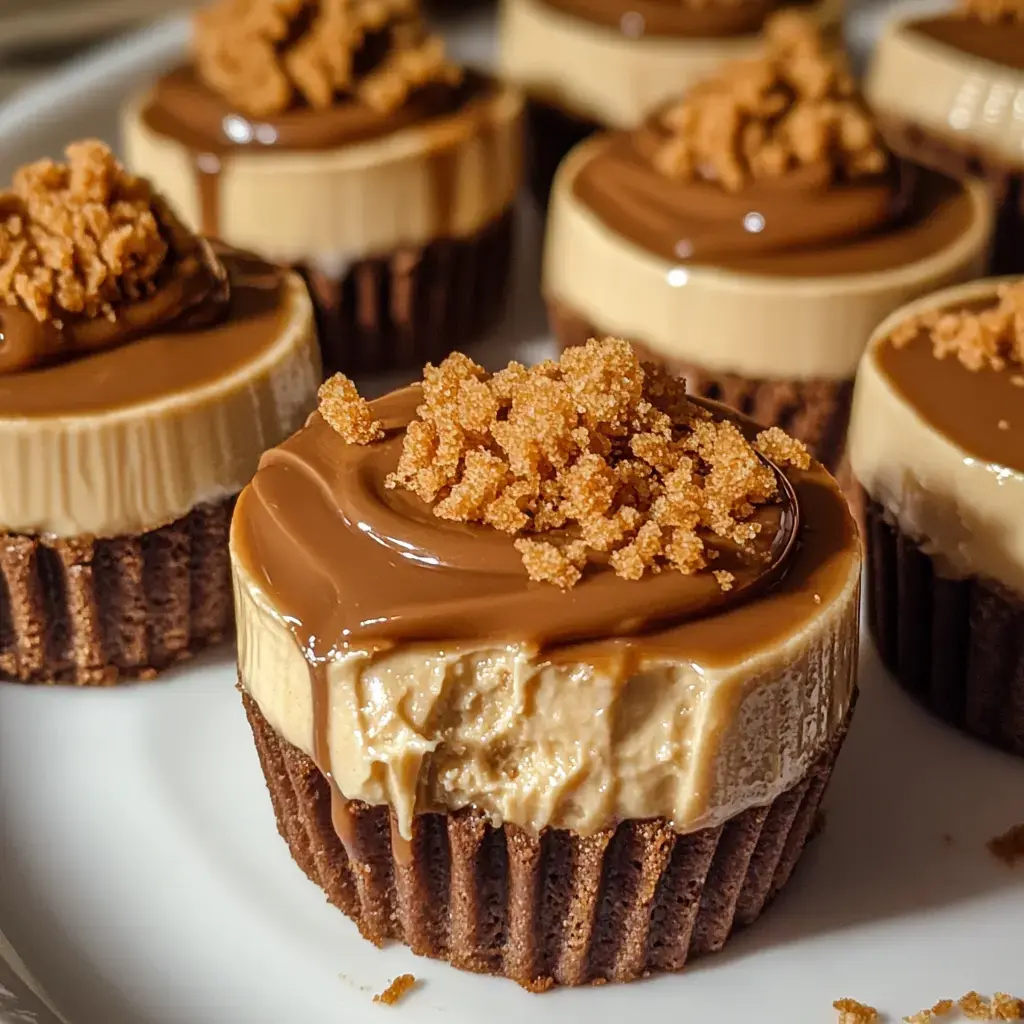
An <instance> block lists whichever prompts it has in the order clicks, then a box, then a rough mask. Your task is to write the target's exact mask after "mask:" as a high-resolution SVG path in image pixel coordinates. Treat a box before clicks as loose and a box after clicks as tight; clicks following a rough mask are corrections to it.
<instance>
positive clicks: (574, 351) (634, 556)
mask: <svg viewBox="0 0 1024 1024" xmlns="http://www.w3.org/2000/svg"><path fill="white" fill-rule="evenodd" d="M321 411H322V414H323V415H324V417H325V418H326V419H327V420H328V422H330V423H331V425H332V426H334V427H335V429H336V430H337V431H338V432H339V433H340V434H341V435H342V437H344V438H346V440H354V441H357V442H360V443H366V442H368V441H372V440H373V439H374V438H375V437H377V436H379V424H376V423H375V422H374V420H373V416H372V413H371V411H370V409H369V407H368V406H367V405H366V403H365V402H363V400H362V399H360V398H359V397H358V395H357V394H356V392H355V389H354V388H353V387H352V385H351V383H350V382H348V381H344V380H343V381H340V382H339V381H338V379H337V378H335V382H332V383H331V384H329V385H328V386H327V388H326V398H325V399H324V398H322V405H321ZM757 444H758V447H760V448H761V449H762V451H763V452H764V453H765V454H766V455H767V456H768V457H769V458H771V459H772V460H774V461H775V462H776V463H778V464H781V465H793V466H796V467H798V468H801V469H806V468H807V467H808V466H809V465H810V456H809V455H808V453H807V449H806V448H805V447H804V446H803V445H802V444H800V442H798V441H795V440H793V439H792V438H790V437H788V436H787V435H786V434H785V433H783V432H782V431H781V430H779V429H777V428H775V429H772V430H766V431H764V432H762V433H761V434H760V435H759V437H758V440H757ZM386 484H387V486H388V487H389V488H404V489H406V490H409V491H411V492H412V493H414V494H416V495H417V496H418V497H419V498H420V499H421V500H422V501H424V502H426V503H427V504H429V505H432V506H433V511H434V514H435V515H436V516H438V517H439V518H441V519H449V520H456V521H461V522H470V523H483V524H486V525H488V526H491V527H493V528H494V529H497V530H501V531H503V532H505V533H507V534H510V535H512V536H515V537H516V541H515V546H516V548H517V550H518V551H519V553H520V554H521V555H522V558H523V563H524V565H525V567H526V570H527V572H528V574H529V575H530V577H531V578H532V579H534V580H537V581H546V582H551V583H554V584H556V585H557V586H559V587H562V588H564V589H568V588H570V587H572V586H573V585H575V583H576V582H577V581H578V580H579V579H580V576H581V575H582V572H583V569H584V568H585V566H586V565H587V564H588V562H591V561H597V560H603V561H608V562H609V563H610V564H611V565H612V567H613V568H614V569H615V571H616V572H617V573H618V574H619V575H620V576H622V577H624V578H626V579H631V580H636V579H640V578H641V577H642V576H643V575H644V574H645V573H647V572H661V571H663V570H666V569H673V570H677V571H679V572H681V573H684V574H690V573H695V572H698V571H699V570H701V569H704V568H705V567H707V566H708V565H709V563H710V562H711V561H713V558H714V552H713V551H711V550H709V549H708V547H707V545H706V543H705V538H706V537H707V536H708V534H714V535H716V536H718V537H721V538H727V539H728V540H730V541H732V542H733V543H735V544H737V545H739V546H741V547H742V546H745V545H748V544H750V543H751V542H752V541H753V540H754V539H755V537H756V536H757V534H758V532H759V529H760V527H759V524H758V523H756V522H753V521H751V517H752V516H753V515H754V513H755V511H756V509H757V507H758V506H760V505H764V504H767V503H769V502H773V501H775V500H777V498H778V492H777V481H776V477H775V472H774V471H773V469H772V467H771V466H770V465H769V463H768V462H766V461H765V459H763V458H762V457H761V456H760V455H759V454H758V451H757V450H755V447H754V446H753V445H751V444H750V443H749V442H748V441H747V439H746V438H745V437H744V436H743V434H742V433H741V432H740V431H739V429H738V428H737V427H736V426H735V425H734V424H733V423H731V422H728V421H717V420H715V419H713V418H712V416H711V414H710V413H709V412H708V411H707V410H706V409H704V408H703V407H701V406H699V405H696V404H694V403H692V402H690V401H689V400H688V399H687V397H686V394H685V385H684V383H683V381H681V380H679V379H678V378H675V377H672V376H670V375H669V374H668V373H666V372H665V371H663V370H661V369H659V368H657V367H654V366H651V365H648V364H641V363H640V361H639V359H638V358H637V356H636V354H635V353H634V352H633V350H632V348H631V347H630V346H629V344H628V343H627V342H624V341H620V340H616V339H606V340H604V341H596V340H591V341H590V342H588V343H587V345H586V346H581V347H579V348H570V349H567V350H566V351H565V352H564V353H563V354H562V358H561V360H560V361H559V362H553V361H548V362H545V363H541V364H540V365H538V366H535V367H532V368H530V369H527V368H526V367H525V366H522V365H521V364H519V363H510V364H509V365H508V367H506V368H505V369H504V370H501V371H499V372H498V373H495V374H493V375H488V374H487V373H486V372H485V371H484V370H483V368H482V367H480V366H478V365H477V364H476V363H474V362H473V361H472V360H471V359H469V358H468V357H467V356H464V355H461V354H459V353H456V354H454V355H451V356H449V357H448V358H447V359H445V360H444V362H442V363H441V365H440V366H430V365H428V366H427V367H426V369H425V370H424V376H423V404H422V405H421V406H420V407H419V408H418V410H417V419H415V420H413V421H412V422H411V423H410V424H409V426H408V429H407V431H406V435H405V438H404V443H403V448H402V454H401V457H400V459H399V462H398V466H397V468H396V471H395V472H394V473H392V474H391V475H390V476H389V477H388V479H387V482H386ZM715 576H716V579H717V581H718V583H719V585H720V586H721V587H722V588H723V589H725V590H728V589H729V588H730V587H731V586H732V585H733V577H732V575H731V574H730V573H728V572H725V571H722V570H720V571H718V572H716V574H715Z"/></svg>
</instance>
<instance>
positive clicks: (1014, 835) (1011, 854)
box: [986, 825, 1024, 868]
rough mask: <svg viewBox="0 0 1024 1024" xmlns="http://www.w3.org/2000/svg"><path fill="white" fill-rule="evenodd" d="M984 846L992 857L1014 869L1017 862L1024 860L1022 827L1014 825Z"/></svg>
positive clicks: (1023, 829) (1023, 827) (1023, 831)
mask: <svg viewBox="0 0 1024 1024" xmlns="http://www.w3.org/2000/svg"><path fill="white" fill-rule="evenodd" d="M986 845H987V846H988V850H989V853H991V854H992V856H993V857H998V858H999V860H1001V861H1002V862H1003V863H1004V864H1006V865H1007V867H1011V868H1012V867H1014V865H1016V863H1017V861H1019V860H1024V825H1014V826H1013V828H1011V829H1008V830H1007V831H1006V832H1004V833H1003V834H1002V835H1000V836H994V837H993V838H992V839H990V840H989V841H988V843H987V844H986Z"/></svg>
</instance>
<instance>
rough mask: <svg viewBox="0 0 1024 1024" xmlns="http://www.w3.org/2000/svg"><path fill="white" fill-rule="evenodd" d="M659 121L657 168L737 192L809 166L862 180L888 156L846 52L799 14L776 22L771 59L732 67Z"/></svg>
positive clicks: (770, 27) (769, 32)
mask: <svg viewBox="0 0 1024 1024" xmlns="http://www.w3.org/2000/svg"><path fill="white" fill-rule="evenodd" d="M659 119H660V124H661V127H662V129H663V130H665V131H667V133H668V134H667V137H666V138H665V139H664V140H663V141H661V142H660V143H659V144H658V146H657V148H656V149H655V151H654V154H653V160H654V165H655V166H656V167H657V169H658V170H659V171H661V172H662V173H663V174H665V175H667V176H668V177H671V178H676V179H679V180H682V181H691V180H694V179H697V178H703V179H706V180H710V181H715V182H718V183H719V184H721V185H722V187H723V188H726V189H728V190H729V191H738V190H739V189H741V188H742V187H743V186H744V185H746V184H747V183H749V182H751V181H757V180H762V179H772V178H779V177H782V176H783V175H785V174H788V173H791V172H793V171H794V170H796V169H798V168H803V167H817V168H821V169H822V171H823V172H826V173H827V174H828V176H829V180H832V179H839V178H842V179H852V178H860V177H864V176H868V175H875V174H878V173H880V172H882V171H884V170H885V168H886V167H887V166H888V162H889V156H888V151H887V150H886V148H885V146H884V144H883V142H882V139H881V136H880V135H879V132H878V128H877V126H876V124H875V121H874V119H873V117H872V116H871V114H870V113H869V111H868V109H867V107H866V106H865V105H864V103H863V101H862V100H861V99H860V97H859V96H858V94H857V91H856V87H855V85H854V80H853V77H852V75H851V74H850V72H849V70H848V68H847V67H846V63H845V60H844V58H843V56H842V55H841V54H840V53H839V52H838V51H831V50H829V48H828V47H827V46H826V44H825V42H824V41H823V40H822V37H821V32H820V30H819V29H818V28H817V27H816V26H815V25H814V24H813V22H811V21H810V20H809V19H808V18H807V17H806V16H804V15H802V14H799V13H798V12H795V11H783V12H780V13H778V14H776V15H773V16H772V18H771V19H769V21H768V22H767V24H766V27H765V53H764V56H763V57H761V58H759V59H755V60H746V61H736V62H732V63H729V64H726V65H724V66H723V67H722V69H721V70H720V71H718V72H717V73H716V74H715V75H714V76H713V77H711V78H709V79H708V80H706V81H705V82H702V83H700V84H699V85H697V86H696V87H694V88H693V89H691V90H690V91H689V92H688V93H687V94H686V96H685V97H684V98H683V99H682V100H681V101H680V102H678V103H675V104H673V105H671V106H669V107H667V108H666V109H665V110H663V111H662V112H661V114H660V118H659Z"/></svg>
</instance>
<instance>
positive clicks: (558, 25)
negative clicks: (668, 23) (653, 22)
mask: <svg viewBox="0 0 1024 1024" xmlns="http://www.w3.org/2000/svg"><path fill="white" fill-rule="evenodd" d="M804 9H805V10H806V11H807V13H808V14H809V15H811V16H812V17H814V18H815V20H817V21H818V22H819V23H820V24H821V25H822V26H823V27H829V26H834V25H838V24H839V22H840V20H841V18H842V11H843V2H842V0H821V2H820V3H815V4H809V5H808V6H807V7H806V8H804ZM623 26H624V28H613V27H611V26H608V25H600V24H597V23H595V22H592V21H586V20H584V19H583V18H578V17H574V16H573V15H571V14H566V13H565V12H564V11H560V10H557V9H556V8H555V7H553V6H551V5H549V4H546V3H544V2H543V0H504V2H503V9H502V16H501V29H500V32H501V35H500V46H501V49H500V56H499V65H500V68H501V72H502V75H503V77H505V78H507V79H508V80H509V81H512V82H515V83H517V84H518V85H520V86H522V88H523V90H524V91H525V92H526V93H527V94H528V95H529V96H531V97H536V98H537V99H540V100H544V101H547V102H550V103H554V104H556V105H558V106H559V107H561V108H563V109H564V110H566V111H567V112H569V113H571V114H575V115H576V116H578V117H581V118H586V119H588V120H593V121H596V122H597V123H598V124H602V125H607V126H609V127H613V128H632V127H633V126H634V125H636V124H639V123H640V121H641V120H642V119H643V117H644V116H645V115H646V114H647V113H649V112H650V111H651V110H652V109H653V108H654V107H656V106H658V105H659V104H661V103H663V102H665V101H666V100H668V99H670V98H671V97H673V96H676V95H678V94H679V92H680V91H681V90H682V89H685V88H686V86H687V85H689V84H690V83H691V82H694V81H696V80H698V79H701V78H705V77H706V76H707V75H708V74H709V73H710V72H712V71H713V70H715V68H716V67H717V66H718V65H719V64H721V63H722V61H726V60H736V59H742V58H746V57H752V56H755V55H756V54H757V53H758V52H759V51H760V48H761V37H760V36H759V35H758V34H751V35H740V36H733V37H724V38H694V37H692V36H691V37H685V36H684V37H677V38H672V37H647V38H644V37H643V35H642V29H641V35H640V36H639V37H638V36H636V35H631V34H627V33H628V32H631V31H635V30H636V27H637V23H636V19H633V20H632V21H630V20H624V22H623Z"/></svg>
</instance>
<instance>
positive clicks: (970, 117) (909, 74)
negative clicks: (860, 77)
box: [864, 22, 1024, 168]
mask: <svg viewBox="0 0 1024 1024" xmlns="http://www.w3.org/2000/svg"><path fill="white" fill-rule="evenodd" d="M864 87H865V92H866V94H867V98H868V100H869V101H870V102H871V104H872V106H874V107H875V108H876V109H877V110H878V111H879V112H881V113H883V114H888V115H891V116H896V117H900V118H905V119H906V120H908V121H911V122H913V123H915V124H918V125H921V126H922V127H924V128H930V129H932V130H934V131H936V132H938V133H940V134H943V135H945V136H947V137H949V138H951V139H954V140H955V139H958V138H960V139H964V140H965V141H967V142H968V143H969V144H971V145H974V146H978V147H981V148H983V149H986V150H988V151H990V152H992V153H994V154H996V155H997V156H1000V157H1002V158H1003V159H1004V160H1009V161H1013V162H1015V163H1017V164H1019V165H1020V166H1021V167H1022V168H1024V71H1018V70H1016V69H1014V68H1008V67H1004V66H1003V65H1000V64H995V63H993V62H992V61H988V60H984V59H982V58H980V57H975V56H972V55H971V54H968V53H961V52H959V51H958V50H955V49H954V48H952V47H950V46H945V45H943V44H942V43H939V42H937V41H935V40H933V39H928V38H926V37H924V36H922V35H919V34H917V33H915V32H913V31H911V30H910V29H908V28H907V27H906V26H905V25H903V24H900V23H899V22H891V23H889V24H888V25H887V26H886V29H885V32H884V34H883V35H882V38H881V39H880V40H879V43H878V46H877V48H876V49H875V52H874V56H873V57H872V60H871V65H870V67H869V69H868V74H867V79H866V81H865V86H864Z"/></svg>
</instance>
